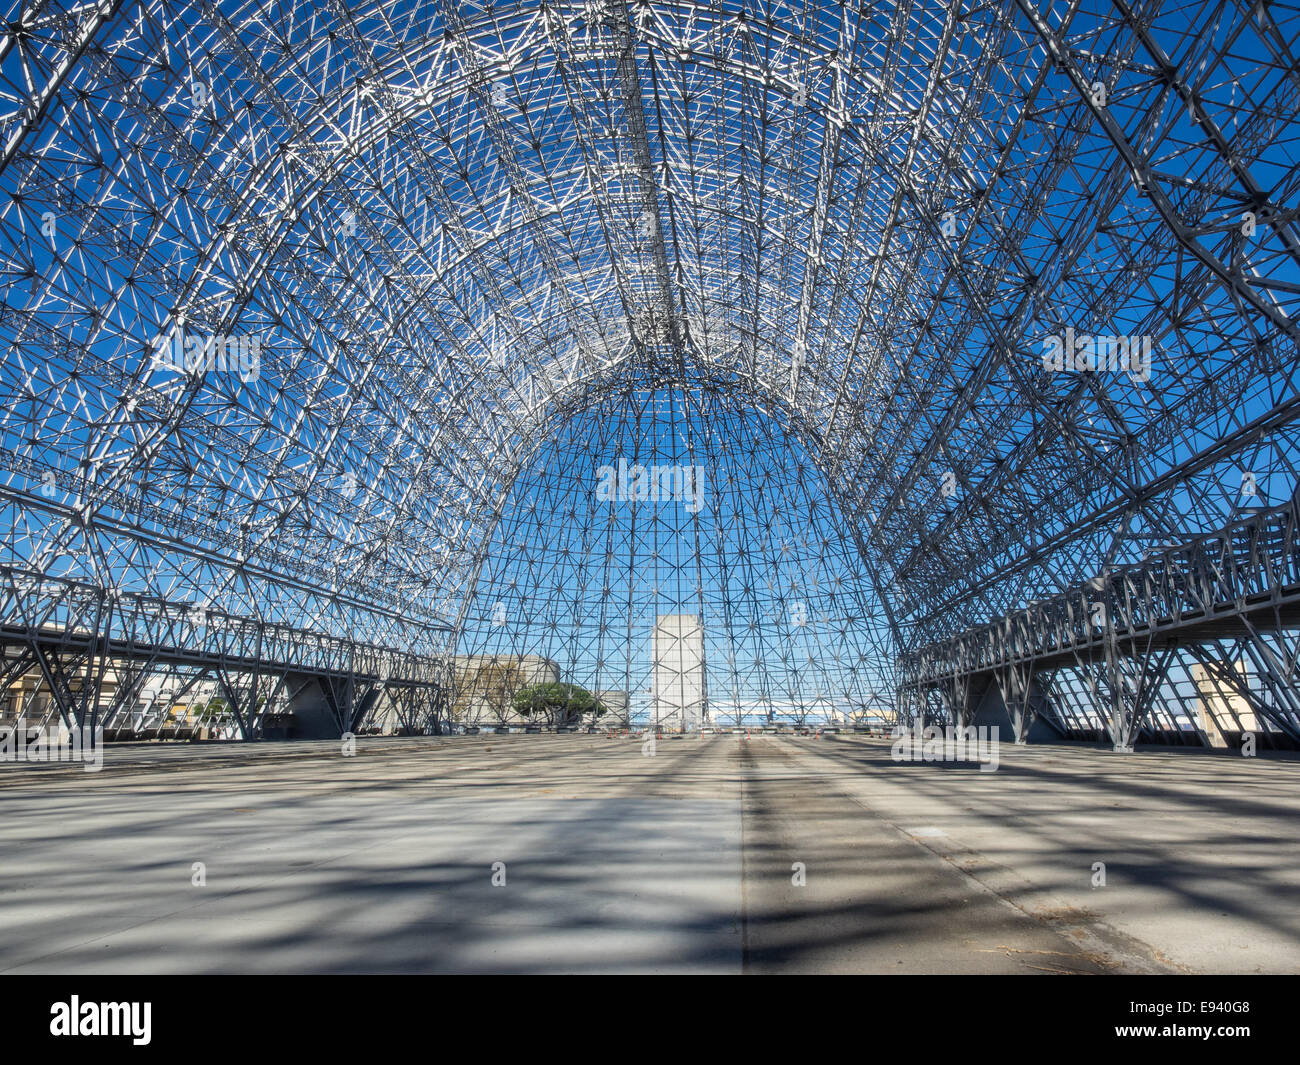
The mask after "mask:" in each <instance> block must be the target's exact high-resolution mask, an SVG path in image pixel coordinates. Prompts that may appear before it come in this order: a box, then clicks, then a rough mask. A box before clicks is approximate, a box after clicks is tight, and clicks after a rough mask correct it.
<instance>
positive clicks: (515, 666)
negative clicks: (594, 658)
mask: <svg viewBox="0 0 1300 1065" xmlns="http://www.w3.org/2000/svg"><path fill="white" fill-rule="evenodd" d="M559 679H560V667H559V665H558V664H557V663H555V662H553V661H552V660H551V659H549V658H543V657H542V656H541V655H457V656H456V657H455V658H454V659H452V690H453V703H452V718H453V719H454V720H455V721H457V722H459V723H460V724H466V725H522V724H524V723H525V718H524V717H523V715H521V714H518V713H516V712H515V709H514V706H513V705H512V701H513V700H514V697H515V694H516V693H517V692H519V691H521V690H522V689H524V688H527V687H529V686H531V685H533V684H551V683H555V682H558V681H559Z"/></svg>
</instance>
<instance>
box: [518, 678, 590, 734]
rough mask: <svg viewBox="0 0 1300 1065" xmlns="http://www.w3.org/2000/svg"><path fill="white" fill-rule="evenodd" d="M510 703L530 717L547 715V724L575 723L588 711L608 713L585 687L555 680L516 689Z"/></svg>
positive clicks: (519, 711) (588, 712)
mask: <svg viewBox="0 0 1300 1065" xmlns="http://www.w3.org/2000/svg"><path fill="white" fill-rule="evenodd" d="M511 705H512V706H513V707H514V709H515V713H517V714H521V715H523V716H524V717H527V718H532V717H533V715H535V714H536V715H544V716H545V718H546V721H547V723H548V724H550V725H557V726H558V725H575V724H577V723H578V722H579V721H580V720H581V719H582V718H583V716H584V715H586V714H590V715H591V716H592V718H593V719H595V718H600V717H603V716H604V715H605V713H606V707H605V704H604V703H602V702H601V701H600V700H599V699H597V698H596V697H595V696H594V695H592V694H591V692H589V691H587V689H586V688H580V687H578V685H576V684H560V683H557V682H554V681H551V682H547V683H543V684H530V685H529V686H528V687H526V688H523V689H521V690H520V691H518V692H516V693H515V697H514V699H513V701H512V703H511Z"/></svg>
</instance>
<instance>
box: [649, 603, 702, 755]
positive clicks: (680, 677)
mask: <svg viewBox="0 0 1300 1065" xmlns="http://www.w3.org/2000/svg"><path fill="white" fill-rule="evenodd" d="M652 639H653V643H654V675H653V678H652V686H651V710H650V721H651V725H652V726H653V727H654V728H657V729H667V730H668V731H671V732H678V731H687V732H689V731H691V730H693V729H698V728H699V727H700V726H701V725H703V724H704V718H705V691H704V626H703V625H702V624H701V623H700V619H699V617H698V616H697V615H695V614H665V615H662V616H661V617H660V618H659V619H658V620H657V621H656V622H655V628H654V635H653V637H652Z"/></svg>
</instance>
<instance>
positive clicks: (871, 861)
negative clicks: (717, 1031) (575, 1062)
mask: <svg viewBox="0 0 1300 1065" xmlns="http://www.w3.org/2000/svg"><path fill="white" fill-rule="evenodd" d="M338 752H339V746H338V745H337V744H330V743H275V744H272V743H267V744H260V745H256V746H251V745H250V746H241V745H235V744H232V745H204V746H190V745H186V746H157V745H155V746H149V745H124V746H112V747H110V748H109V749H108V750H107V753H106V760H105V768H104V770H103V771H102V772H100V773H86V772H84V771H83V770H82V768H81V767H79V766H67V765H62V766H59V765H52V766H47V765H25V764H18V765H15V764H0V810H2V811H3V815H2V816H0V972H6V973H16V972H22V973H119V972H130V973H140V972H158V973H172V972H175V973H193V972H260V973H280V972H428V971H436V972H495V971H510V972H557V971H560V972H589V971H600V972H611V971H615V972H626V971H652V972H698V971H711V972H873V973H882V972H897V973H919V972H926V973H936V972H959V973H1098V972H1210V973H1253V972H1300V838H1298V837H1300V817H1297V813H1300V787H1298V786H1297V785H1298V784H1300V761H1296V760H1287V759H1280V758H1268V757H1261V758H1257V759H1254V760H1247V759H1243V758H1239V757H1235V756H1228V755H1219V756H1216V755H1210V754H1202V753H1191V752H1186V751H1139V752H1137V753H1135V754H1131V755H1117V754H1114V753H1112V752H1109V751H1104V750H1097V749H1092V748H1087V747H1028V748H1014V747H1010V746H1003V747H1002V749H1001V756H1002V761H1001V767H1000V768H999V769H998V771H997V772H994V773H981V772H979V771H978V770H977V769H976V768H975V767H974V766H962V765H944V764H941V763H930V764H926V763H919V764H899V763H895V762H893V761H892V760H891V758H890V744H889V743H888V741H883V740H871V739H867V738H865V737H853V736H840V737H837V738H833V739H815V738H805V737H794V736H789V737H787V736H773V737H766V738H757V737H755V738H753V739H742V738H739V737H735V736H710V737H704V738H698V737H692V738H682V739H663V740H661V741H659V743H658V745H657V750H656V753H655V755H654V756H653V757H646V756H644V755H643V754H642V747H641V743H640V742H639V741H637V740H634V739H629V738H623V739H605V738H604V737H596V736H536V735H534V736H477V737H456V738H453V739H441V740H440V739H432V738H425V739H410V740H402V739H362V740H361V741H359V744H358V753H357V755H356V757H353V758H344V757H341V756H340V755H339V753H338ZM195 862H202V863H204V866H205V872H206V884H205V885H203V886H196V885H195V884H193V883H192V880H193V876H194V873H193V863H195ZM496 862H503V863H505V883H504V885H503V886H494V885H493V883H492V878H493V864H494V863H496ZM1095 862H1104V863H1105V866H1106V885H1105V886H1104V887H1097V888H1094V887H1092V878H1093V872H1092V866H1093V863H1095ZM794 863H803V865H804V867H805V869H806V884H805V885H804V886H796V885H795V884H794V883H792V877H793V876H794V872H793V871H792V865H793V864H794Z"/></svg>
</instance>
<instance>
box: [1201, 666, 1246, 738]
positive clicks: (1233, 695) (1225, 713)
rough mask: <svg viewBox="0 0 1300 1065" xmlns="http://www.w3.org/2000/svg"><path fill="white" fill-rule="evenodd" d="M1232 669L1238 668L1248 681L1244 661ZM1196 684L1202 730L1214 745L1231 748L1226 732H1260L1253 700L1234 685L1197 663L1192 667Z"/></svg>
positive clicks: (1237, 670) (1236, 669) (1239, 673)
mask: <svg viewBox="0 0 1300 1065" xmlns="http://www.w3.org/2000/svg"><path fill="white" fill-rule="evenodd" d="M1228 665H1229V668H1231V669H1233V670H1235V671H1236V673H1237V674H1238V675H1239V676H1241V677H1242V678H1243V680H1244V678H1245V671H1244V670H1243V668H1242V665H1243V664H1242V663H1240V662H1235V663H1229V664H1228ZM1192 683H1193V684H1194V685H1195V686H1196V695H1197V717H1198V718H1199V720H1198V722H1197V723H1198V724H1199V725H1200V726H1201V730H1202V731H1203V732H1204V733H1205V736H1206V739H1208V740H1209V741H1210V746H1211V747H1227V746H1229V744H1228V740H1227V739H1226V738H1225V737H1224V735H1223V733H1224V732H1225V731H1227V732H1238V731H1240V732H1259V731H1260V725H1259V721H1258V720H1256V718H1255V711H1253V710H1252V709H1251V708H1250V703H1249V702H1247V700H1246V699H1245V698H1244V697H1243V696H1241V695H1240V694H1238V692H1237V690H1236V689H1235V688H1234V687H1233V686H1232V685H1231V684H1228V683H1226V682H1225V681H1222V680H1220V679H1219V677H1218V676H1216V675H1215V674H1213V673H1211V672H1210V671H1209V669H1207V668H1206V667H1205V666H1203V665H1200V664H1199V663H1197V664H1196V665H1194V666H1192Z"/></svg>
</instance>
